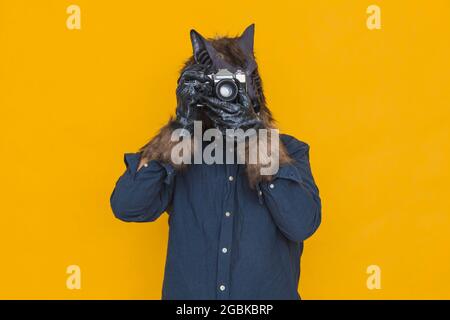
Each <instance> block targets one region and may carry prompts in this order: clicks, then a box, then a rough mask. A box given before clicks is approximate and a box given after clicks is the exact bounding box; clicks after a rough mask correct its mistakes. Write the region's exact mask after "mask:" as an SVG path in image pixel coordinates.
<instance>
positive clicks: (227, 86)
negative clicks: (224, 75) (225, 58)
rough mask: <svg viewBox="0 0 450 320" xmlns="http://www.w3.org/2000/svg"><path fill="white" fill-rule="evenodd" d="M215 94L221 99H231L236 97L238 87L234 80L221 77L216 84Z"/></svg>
mask: <svg viewBox="0 0 450 320" xmlns="http://www.w3.org/2000/svg"><path fill="white" fill-rule="evenodd" d="M215 91H216V96H217V97H218V98H219V99H221V100H223V101H232V100H234V99H236V96H237V93H238V87H237V85H236V83H235V82H234V80H232V79H223V80H220V81H219V82H218V83H217V84H216V90H215Z"/></svg>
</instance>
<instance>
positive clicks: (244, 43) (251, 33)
mask: <svg viewBox="0 0 450 320" xmlns="http://www.w3.org/2000/svg"><path fill="white" fill-rule="evenodd" d="M254 40H255V24H254V23H252V24H251V25H249V26H248V27H247V28H246V29H245V31H244V32H243V33H242V35H241V36H240V37H239V40H238V41H239V46H240V47H241V49H242V50H243V51H244V52H245V53H246V54H248V55H253V43H254Z"/></svg>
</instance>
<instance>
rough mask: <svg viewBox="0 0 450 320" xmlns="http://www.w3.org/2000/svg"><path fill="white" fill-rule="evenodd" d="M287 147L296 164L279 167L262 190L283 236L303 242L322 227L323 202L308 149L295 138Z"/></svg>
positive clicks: (262, 185) (262, 184) (261, 185)
mask: <svg viewBox="0 0 450 320" xmlns="http://www.w3.org/2000/svg"><path fill="white" fill-rule="evenodd" d="M285 140H286V139H285ZM285 145H286V148H287V150H288V152H289V154H290V156H291V157H292V158H293V160H294V162H293V163H291V164H288V165H284V166H282V167H280V169H279V170H278V173H277V174H276V175H275V177H274V179H273V180H272V181H271V182H264V183H261V184H260V188H261V191H262V193H263V196H264V200H265V203H266V206H267V207H268V209H269V211H270V213H271V215H272V217H273V220H274V222H275V223H276V224H277V226H278V228H279V229H280V230H281V232H282V233H283V234H284V235H285V236H286V237H287V238H288V239H290V240H292V241H295V242H301V241H303V240H305V239H307V238H308V237H310V236H311V235H312V234H313V233H314V232H315V231H316V230H317V228H318V227H319V225H320V222H321V200H320V197H319V189H318V188H317V186H316V184H315V182H314V178H313V176H312V172H311V167H310V163H309V146H308V145H307V144H306V143H304V142H301V141H298V140H297V139H295V138H292V137H289V139H288V141H287V142H286V143H285Z"/></svg>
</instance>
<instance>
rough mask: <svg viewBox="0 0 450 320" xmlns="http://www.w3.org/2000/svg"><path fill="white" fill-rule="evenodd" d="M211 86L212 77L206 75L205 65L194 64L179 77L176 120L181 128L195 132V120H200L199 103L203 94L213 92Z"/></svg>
mask: <svg viewBox="0 0 450 320" xmlns="http://www.w3.org/2000/svg"><path fill="white" fill-rule="evenodd" d="M211 88H212V79H210V78H209V77H208V76H206V68H205V67H204V66H202V65H199V64H193V65H191V66H189V67H187V68H186V69H185V71H184V72H183V74H182V75H181V77H180V78H179V79H178V86H177V90H176V96H177V109H176V116H177V117H176V122H177V123H178V125H179V127H180V128H184V129H186V130H188V131H189V132H190V133H191V134H192V133H193V130H194V121H195V120H200V118H199V110H198V108H197V104H198V103H199V99H200V98H201V94H205V95H209V94H211V90H212V89H211Z"/></svg>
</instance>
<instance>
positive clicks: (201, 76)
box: [179, 70, 213, 84]
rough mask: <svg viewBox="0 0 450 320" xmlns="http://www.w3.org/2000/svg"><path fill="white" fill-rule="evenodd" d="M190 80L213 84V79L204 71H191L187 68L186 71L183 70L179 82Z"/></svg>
mask: <svg viewBox="0 0 450 320" xmlns="http://www.w3.org/2000/svg"><path fill="white" fill-rule="evenodd" d="M191 80H197V81H199V82H208V83H211V84H213V80H212V79H211V78H210V77H208V76H207V75H206V74H205V73H204V72H200V71H191V70H187V71H185V72H183V74H182V75H181V78H180V81H179V82H185V81H191Z"/></svg>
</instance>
